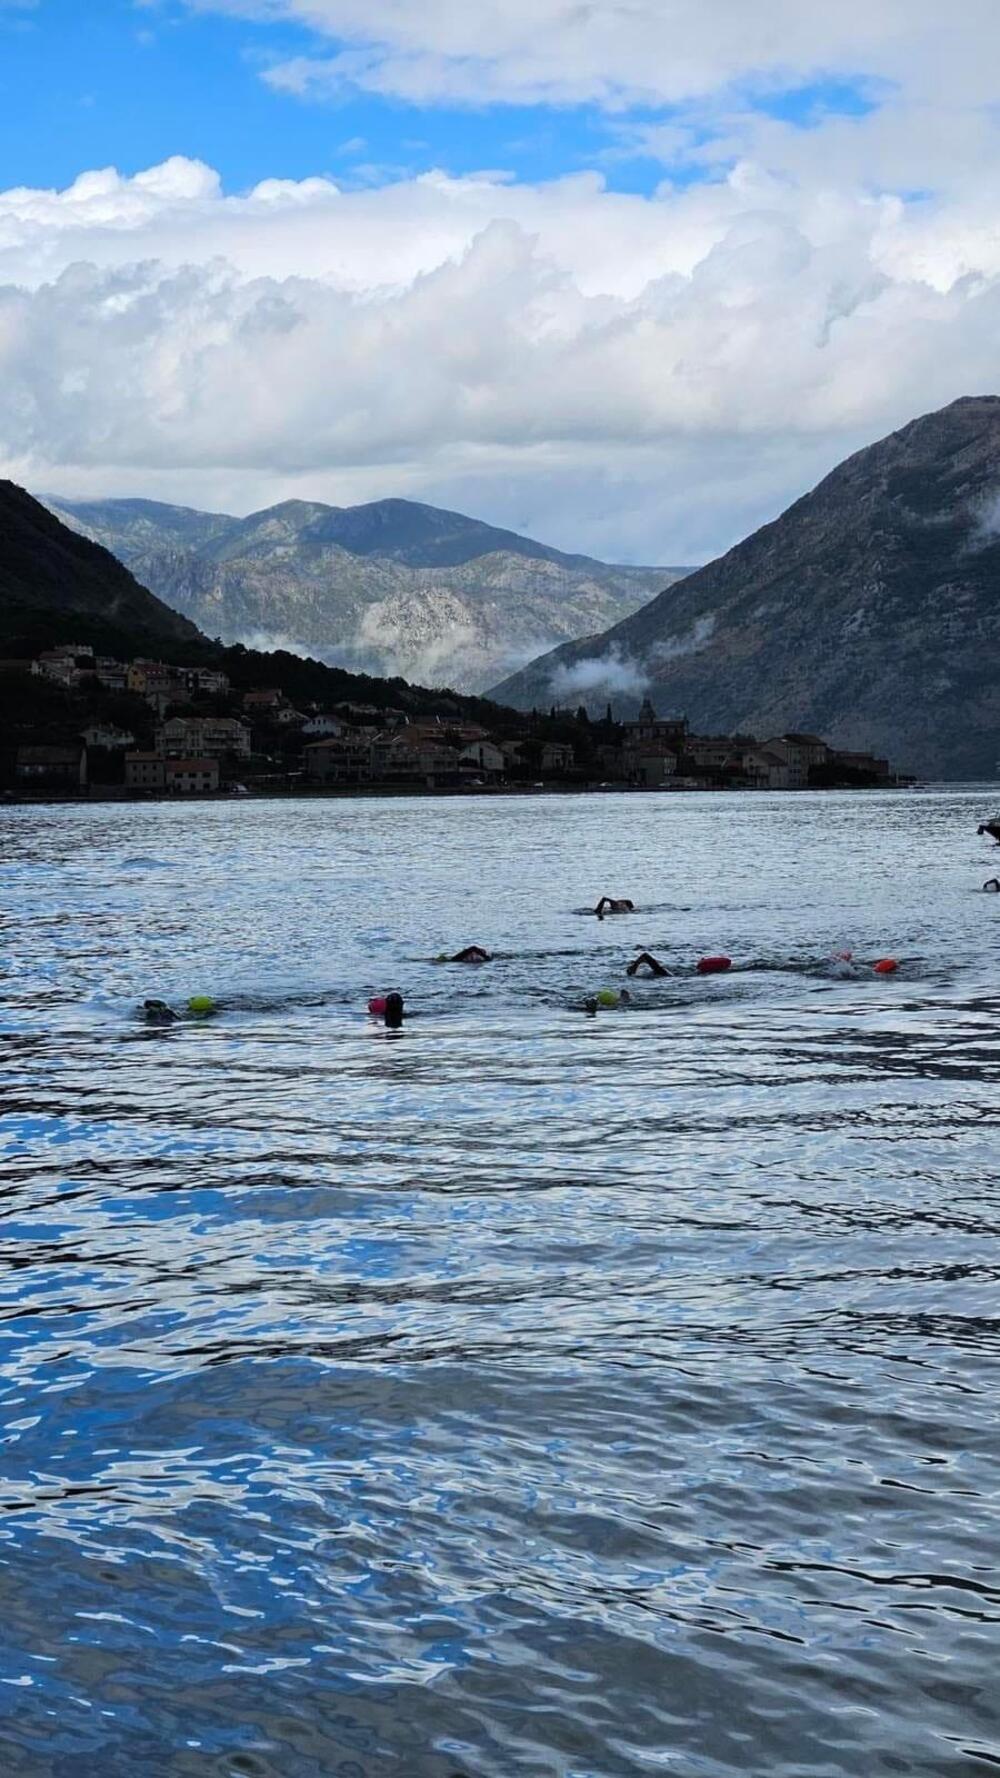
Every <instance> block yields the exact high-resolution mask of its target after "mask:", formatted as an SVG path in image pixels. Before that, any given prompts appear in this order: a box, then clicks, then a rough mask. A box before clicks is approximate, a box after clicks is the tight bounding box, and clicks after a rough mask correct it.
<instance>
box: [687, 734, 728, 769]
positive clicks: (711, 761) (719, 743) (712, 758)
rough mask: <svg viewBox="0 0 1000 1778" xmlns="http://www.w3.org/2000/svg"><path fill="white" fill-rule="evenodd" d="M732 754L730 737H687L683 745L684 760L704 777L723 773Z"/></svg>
mask: <svg viewBox="0 0 1000 1778" xmlns="http://www.w3.org/2000/svg"><path fill="white" fill-rule="evenodd" d="M732 752H733V738H732V736H731V735H688V737H687V740H686V742H685V745H684V757H685V760H686V761H688V762H690V764H691V765H693V766H694V768H695V770H696V771H697V772H698V773H703V774H704V775H705V776H706V777H714V776H717V775H719V774H721V773H722V772H723V771H725V768H726V766H727V764H728V762H729V760H730V759H731V757H732Z"/></svg>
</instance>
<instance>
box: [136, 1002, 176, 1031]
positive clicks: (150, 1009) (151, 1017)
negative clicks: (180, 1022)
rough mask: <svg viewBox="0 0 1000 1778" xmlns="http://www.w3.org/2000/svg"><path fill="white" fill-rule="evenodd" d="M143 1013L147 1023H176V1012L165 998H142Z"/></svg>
mask: <svg viewBox="0 0 1000 1778" xmlns="http://www.w3.org/2000/svg"><path fill="white" fill-rule="evenodd" d="M142 1010H143V1015H144V1017H145V1020H146V1023H147V1025H176V1023H177V1014H176V1013H175V1012H174V1009H173V1007H172V1006H168V1005H167V1003H166V1001H165V1000H144V1001H143V1003H142Z"/></svg>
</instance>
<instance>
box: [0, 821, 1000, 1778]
mask: <svg viewBox="0 0 1000 1778" xmlns="http://www.w3.org/2000/svg"><path fill="white" fill-rule="evenodd" d="M994 812H995V808H994V793H991V792H990V790H989V789H988V788H987V789H986V790H983V789H980V790H978V791H977V790H974V789H969V790H963V789H949V790H946V791H941V792H936V791H928V792H923V793H912V794H911V793H892V794H885V795H883V794H874V793H871V794H867V795H866V794H861V795H853V796H852V795H840V794H827V795H812V794H801V795H794V796H787V795H786V796H771V795H743V796H699V795H691V796H681V795H674V796H669V795H647V796H614V795H608V796H590V797H580V798H574V797H549V796H544V795H540V796H535V797H531V796H526V797H521V798H482V799H479V800H475V799H469V798H462V797H454V798H447V799H446V798H441V799H423V800H410V799H394V800H374V799H371V800H368V799H365V800H351V801H332V800H320V801H306V800H303V801H288V802H282V801H275V802H233V803H212V804H206V805H194V804H191V803H182V804H177V805H166V804H156V805H150V806H136V805H132V806H110V805H109V806H95V807H90V808H87V807H73V806H50V807H13V808H7V809H4V810H0V910H2V913H0V1034H2V1094H3V1110H4V1112H5V1117H4V1120H3V1124H2V1126H0V1127H2V1130H3V1134H4V1145H3V1160H2V1166H0V1207H2V1227H0V1240H2V1270H0V1447H2V1455H0V1682H2V1683H0V1774H2V1778H159V1775H160V1774H169V1775H170V1778H174V1775H176V1778H188V1775H190V1778H453V1775H455V1774H463V1775H464V1778H640V1775H645V1774H657V1775H660V1778H662V1775H664V1774H667V1775H670V1778H736V1775H739V1778H746V1775H748V1774H749V1775H753V1778H756V1775H757V1774H767V1775H768V1778H876V1775H880V1774H893V1775H898V1774H927V1775H934V1778H952V1775H954V1778H964V1775H965V1774H969V1775H970V1778H972V1775H974V1774H978V1773H986V1772H989V1771H995V1770H996V1769H997V1768H998V1767H1000V1633H998V1632H1000V1463H998V1457H1000V1425H998V1395H1000V1289H998V1281H1000V1178H998V1165H997V1162H998V1152H997V1151H998V1125H1000V1094H998V1087H1000V1040H998V1022H997V1021H998V1009H1000V896H990V895H984V894H983V893H982V891H981V884H982V882H983V880H984V879H985V878H986V877H988V876H990V875H992V874H993V871H994V869H995V868H996V862H995V860H996V859H1000V854H996V855H994V854H992V853H991V851H990V849H989V847H988V845H987V842H986V841H985V840H981V839H977V838H976V833H975V829H976V824H977V822H978V821H980V820H982V819H984V818H986V817H987V816H989V815H991V814H993V813H994ZM603 892H607V893H609V894H612V895H619V896H631V897H632V898H633V899H634V900H635V902H636V904H637V908H638V910H639V911H637V912H636V913H634V914H632V915H628V916H623V917H619V918H610V919H607V920H605V921H603V922H598V921H597V920H596V919H594V918H593V917H592V915H589V914H587V913H585V912H584V911H582V910H584V909H585V908H586V907H588V906H592V905H593V903H594V902H595V901H596V899H597V897H598V896H599V895H600V894H602V893H603ZM470 942H478V943H481V944H483V945H486V946H488V947H489V948H490V949H491V950H495V951H496V953H497V955H496V959H495V961H494V962H492V963H490V964H487V965H485V966H483V967H481V968H475V967H463V966H461V965H451V964H444V963H437V962H434V961H432V959H434V958H435V956H436V955H437V954H438V953H440V952H442V951H445V950H454V949H457V948H458V947H459V946H460V945H464V944H467V943H470ZM637 946H648V947H649V948H650V949H652V950H654V951H655V952H656V954H657V955H658V956H659V957H661V958H662V959H663V961H664V962H665V963H666V964H668V965H669V966H670V967H671V969H672V970H674V971H676V973H675V974H673V975H671V976H670V977H668V978H665V979H663V980H658V981H651V982H645V983H643V982H639V981H636V982H634V983H633V984H632V989H633V996H634V998H633V1001H632V1003H631V1005H629V1006H628V1007H625V1008H623V1009H621V1010H617V1009H611V1010H604V1009H602V1010H601V1011H600V1012H599V1013H598V1014H597V1016H596V1017H591V1016H588V1015H587V1013H586V1012H585V1011H583V1010H582V1003H583V1001H584V1000H585V999H586V997H587V996H588V995H590V994H591V993H593V992H595V991H597V990H599V989H601V988H606V987H610V988H618V987H620V986H621V985H623V984H624V982H625V976H624V973H623V971H624V966H625V964H626V963H627V962H628V960H629V958H630V957H631V956H632V955H633V954H634V952H635V949H636V947H637ZM843 949H850V950H851V951H853V953H854V956H855V959H856V960H858V962H859V970H858V973H857V975H856V976H853V977H848V978H847V979H841V978H840V977H839V976H838V975H837V974H836V973H835V972H832V971H831V967H830V965H829V963H828V962H827V959H828V957H829V955H830V953H831V952H834V951H838V950H843ZM722 950H724V951H726V952H728V953H729V954H730V955H731V956H732V958H733V962H734V967H733V969H732V971H731V972H730V973H729V974H728V975H724V976H717V977H711V978H700V977H698V976H697V975H696V974H695V973H694V971H693V965H694V963H695V961H696V959H697V958H698V957H699V956H700V955H701V954H703V953H711V952H717V951H722ZM883 956H892V957H894V958H896V959H898V961H899V964H900V967H899V970H898V971H897V973H896V974H895V975H892V976H888V977H880V976H877V975H875V974H874V972H873V970H872V968H871V964H872V963H873V962H874V961H875V960H876V959H878V958H880V957H883ZM393 988H398V989H400V990H401V991H403V992H404V993H405V995H406V998H407V1004H408V1006H409V1007H410V1008H411V1010H412V1012H413V1014H414V1016H413V1018H412V1020H410V1021H408V1022H407V1023H406V1025H405V1026H404V1028H403V1030H402V1031H401V1032H398V1033H397V1032H387V1031H386V1030H385V1029H384V1028H383V1027H382V1026H381V1025H379V1024H377V1023H376V1022H375V1021H374V1020H372V1019H371V1018H369V1016H368V1014H367V1011H366V1003H367V1000H368V997H369V996H370V995H373V994H378V993H384V992H386V991H387V990H389V989H393ZM192 994H210V995H212V996H214V997H215V998H216V1000H217V1003H218V1005H217V1010H216V1012H215V1013H214V1015H212V1016H210V1017H203V1018H185V1019H183V1020H181V1021H180V1022H179V1023H178V1024H177V1025H175V1026H173V1027H171V1028H169V1029H165V1030H164V1029H148V1028H147V1027H146V1026H145V1025H144V1024H143V1022H142V1020H141V1018H140V1017H139V1016H138V1015H137V1006H138V1003H139V1002H140V1001H141V1000H142V999H143V998H144V997H146V996H159V997H162V998H163V999H165V1000H168V1001H170V1002H171V1003H172V1004H173V1005H175V1006H177V1007H179V1008H183V1007H184V1005H185V1002H186V1000H187V998H188V996H190V995H192Z"/></svg>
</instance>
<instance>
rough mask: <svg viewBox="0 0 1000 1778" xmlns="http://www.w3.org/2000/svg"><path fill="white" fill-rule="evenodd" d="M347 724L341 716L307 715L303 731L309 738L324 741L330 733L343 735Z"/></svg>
mask: <svg viewBox="0 0 1000 1778" xmlns="http://www.w3.org/2000/svg"><path fill="white" fill-rule="evenodd" d="M346 727H347V724H346V723H345V722H344V720H343V718H342V717H340V716H329V715H320V716H307V717H306V719H305V721H304V722H303V724H302V733H303V735H304V736H305V737H306V739H307V740H310V741H322V740H324V739H325V738H326V737H327V736H328V735H342V734H343V733H344V730H345V729H346Z"/></svg>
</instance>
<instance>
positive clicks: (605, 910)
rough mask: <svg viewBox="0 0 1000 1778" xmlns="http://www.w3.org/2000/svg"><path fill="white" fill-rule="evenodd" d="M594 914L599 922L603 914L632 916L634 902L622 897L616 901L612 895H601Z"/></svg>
mask: <svg viewBox="0 0 1000 1778" xmlns="http://www.w3.org/2000/svg"><path fill="white" fill-rule="evenodd" d="M594 912H595V914H596V915H597V918H598V919H599V920H603V919H604V916H605V914H634V913H635V902H634V901H628V900H626V899H625V898H624V897H622V898H621V899H619V900H617V901H616V900H615V898H614V896H613V895H602V896H601V899H600V901H599V902H598V904H597V906H596V908H595V909H594Z"/></svg>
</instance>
